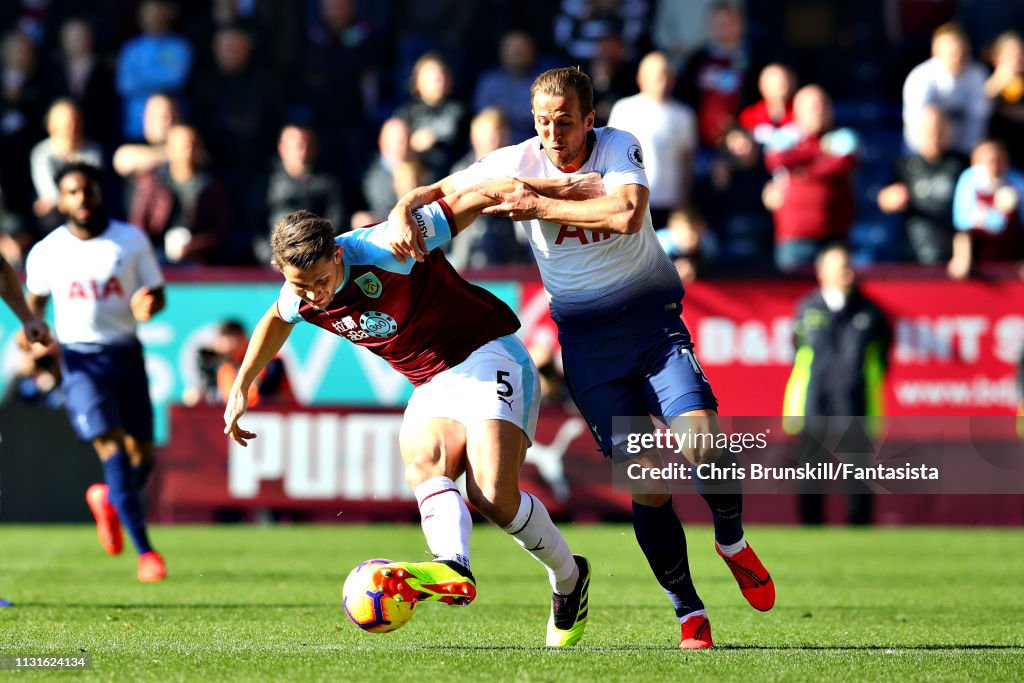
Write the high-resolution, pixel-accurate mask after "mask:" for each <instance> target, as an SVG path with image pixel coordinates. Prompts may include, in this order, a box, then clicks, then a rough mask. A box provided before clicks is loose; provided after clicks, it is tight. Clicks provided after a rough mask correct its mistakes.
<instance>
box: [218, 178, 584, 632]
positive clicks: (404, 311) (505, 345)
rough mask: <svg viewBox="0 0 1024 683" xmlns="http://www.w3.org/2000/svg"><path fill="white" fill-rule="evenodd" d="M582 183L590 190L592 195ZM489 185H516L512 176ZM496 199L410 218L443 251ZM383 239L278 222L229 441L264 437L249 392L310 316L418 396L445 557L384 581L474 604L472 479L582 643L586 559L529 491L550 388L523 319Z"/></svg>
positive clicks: (380, 232) (419, 478)
mask: <svg viewBox="0 0 1024 683" xmlns="http://www.w3.org/2000/svg"><path fill="white" fill-rule="evenodd" d="M586 182H589V183H591V187H592V191H588V190H585V189H583V188H582V185H583V184H584V183H586ZM489 187H491V188H492V189H512V185H511V181H497V182H495V183H491V184H490V185H489ZM536 189H537V190H538V191H544V192H550V193H552V194H558V193H560V192H567V193H569V194H568V196H595V194H596V193H598V192H603V188H602V186H601V180H600V178H599V177H598V176H597V175H596V174H590V176H574V177H572V178H566V179H555V180H543V179H542V180H538V181H537V188H536ZM578 193H582V194H578ZM439 199H440V198H439ZM492 203H494V202H493V200H491V199H489V198H487V197H485V196H484V195H482V194H480V193H479V192H476V191H473V190H472V189H469V190H467V191H464V192H459V193H455V194H453V195H452V196H449V197H446V198H444V199H443V200H441V201H437V202H434V203H432V204H430V205H429V206H425V207H423V208H421V209H419V210H417V211H416V212H414V214H412V215H411V216H410V220H412V221H413V224H414V225H416V226H417V227H416V229H417V230H418V231H419V232H420V234H421V235H422V236H423V237H424V239H425V240H426V243H427V244H428V245H429V246H430V247H431V248H433V247H439V246H441V245H443V244H445V243H446V242H448V241H449V240H451V239H452V237H453V236H454V235H455V234H456V233H458V232H459V230H461V229H462V228H464V227H466V226H467V225H468V224H469V223H470V222H472V220H473V218H475V217H476V215H477V213H478V212H479V211H480V209H482V208H483V207H485V206H488V205H489V204H492ZM386 235H387V224H386V223H382V224H378V225H375V226H371V227H369V228H365V229H362V230H356V231H354V232H350V233H346V234H344V235H341V236H340V237H337V238H335V236H334V228H333V227H332V225H331V223H330V221H328V220H326V219H324V218H321V217H319V216H316V215H314V214H312V213H310V212H308V211H298V212H294V213H291V214H288V215H286V216H284V217H283V218H282V219H281V220H280V221H278V223H277V225H276V226H275V227H274V231H273V234H272V236H271V247H272V250H273V253H274V260H275V262H276V263H277V264H278V266H279V267H280V268H281V271H282V273H283V275H284V278H285V280H286V282H285V284H284V286H283V287H282V289H281V293H280V295H279V297H278V300H277V302H276V303H275V304H273V305H272V306H271V307H270V309H269V310H268V311H267V312H266V314H265V315H264V316H263V318H262V319H261V320H260V322H259V324H257V326H256V329H255V331H254V332H253V335H252V340H251V341H250V343H249V346H248V349H247V350H246V354H245V359H244V360H243V361H242V366H241V368H240V369H239V373H238V378H237V379H236V380H235V385H234V386H233V387H232V389H231V393H230V395H229V396H228V401H227V408H226V410H225V411H224V422H225V424H226V427H225V430H224V433H225V434H228V435H230V436H231V438H232V439H234V440H235V441H236V442H237V443H239V444H241V445H243V446H244V445H245V444H246V441H248V440H249V439H252V438H254V437H255V436H256V435H255V434H254V433H252V432H249V431H247V430H245V429H244V428H242V427H241V426H240V425H239V424H238V420H239V418H240V417H241V416H242V415H243V414H244V413H245V410H246V408H247V402H248V390H249V385H250V384H251V383H252V381H253V380H254V379H255V378H256V377H257V375H258V374H259V372H260V371H261V370H262V369H263V368H264V367H265V366H266V364H267V363H268V362H269V361H270V360H271V359H272V358H273V357H274V356H275V355H277V352H278V351H279V350H280V349H281V346H282V345H283V344H284V342H285V341H286V340H287V339H288V336H289V335H290V334H291V331H292V329H294V326H295V324H296V323H299V322H301V321H303V320H305V321H306V322H309V323H312V324H314V325H317V326H318V327H321V328H323V329H325V330H327V331H328V332H331V333H333V334H336V335H338V336H341V337H345V338H346V339H348V340H349V341H351V342H353V343H355V344H358V345H359V346H363V347H365V348H367V349H368V350H369V351H371V352H373V353H375V354H377V355H379V356H380V357H382V358H383V359H384V360H386V361H387V362H388V363H389V364H390V365H391V367H393V368H394V369H395V370H397V371H398V372H400V373H401V374H403V375H404V376H405V377H406V378H407V379H408V380H409V381H410V382H412V383H413V384H414V385H415V387H416V389H415V390H414V391H413V394H412V397H411V398H410V400H409V405H408V407H407V408H406V410H405V416H404V418H403V420H402V429H401V432H400V435H399V441H400V450H401V454H402V460H403V461H404V463H405V477H406V482H407V483H408V484H409V486H410V488H412V490H413V492H414V493H415V495H416V500H417V502H418V503H419V509H420V516H421V520H422V527H423V534H424V536H425V537H426V540H427V545H428V546H429V548H430V551H431V552H432V553H433V555H434V557H435V558H436V560H435V561H433V562H397V563H392V564H390V565H385V566H384V567H382V568H381V569H379V570H378V571H377V574H376V576H375V581H376V583H377V585H378V586H379V587H380V588H381V589H382V590H383V591H384V593H385V594H387V595H389V596H395V595H400V596H401V598H402V599H404V600H411V601H418V600H435V601H440V602H446V603H448V604H465V603H468V602H469V601H471V600H472V599H473V598H474V597H475V596H476V584H475V579H474V578H473V575H472V573H471V572H470V562H469V536H470V530H471V528H472V519H471V517H470V514H469V509H468V508H467V507H466V503H465V502H464V501H463V500H462V496H461V494H460V493H459V490H458V488H457V487H456V486H455V481H454V480H455V479H456V478H458V477H459V476H460V475H461V474H462V473H465V474H466V490H467V492H468V494H469V500H470V501H471V502H472V503H473V505H474V506H476V508H477V509H478V510H479V511H480V512H481V513H482V514H483V515H484V516H485V517H487V518H488V519H489V520H491V521H492V522H494V523H495V524H496V525H498V526H499V527H501V528H502V529H503V530H504V531H505V532H506V533H508V534H509V535H510V536H512V538H513V539H515V541H516V543H518V544H519V545H520V546H521V547H522V548H523V549H525V550H526V551H527V552H528V553H530V555H532V556H533V557H534V558H535V559H536V560H537V561H538V562H540V563H541V564H542V565H544V567H545V568H546V569H547V572H548V579H549V582H550V583H551V589H552V598H551V612H550V618H549V619H548V627H547V644H548V645H549V646H551V647H564V646H568V645H573V644H575V643H576V642H578V641H579V639H580V637H581V636H582V635H583V630H584V628H585V627H586V623H587V614H588V589H589V584H590V564H589V563H588V562H587V560H586V559H584V558H582V557H580V556H578V555H573V554H572V552H571V551H570V550H569V546H568V544H567V543H566V541H565V539H564V538H563V537H562V533H561V532H560V531H559V530H558V528H557V527H556V526H555V525H554V524H553V523H552V521H551V517H550V516H549V515H548V512H547V510H546V509H545V508H544V504H543V503H542V502H541V501H540V500H539V499H537V498H536V497H534V496H532V495H530V494H529V493H525V492H522V491H520V490H519V470H520V468H521V467H522V464H523V459H524V458H525V456H526V449H527V448H528V447H529V446H530V444H531V442H532V440H533V435H534V431H535V428H536V424H537V413H538V404H539V391H540V389H539V381H538V376H537V369H536V367H534V365H533V361H531V360H530V356H529V354H528V353H527V351H526V349H525V347H524V346H523V344H522V342H520V341H519V340H518V339H517V338H516V336H515V334H514V333H515V331H516V330H517V329H519V320H518V319H517V318H516V316H515V313H513V312H512V310H511V309H510V308H509V307H508V306H506V305H505V304H504V303H503V302H502V301H500V300H499V299H498V298H497V297H495V296H494V295H493V294H491V293H489V292H487V291H486V290H484V289H481V288H480V287H476V286H474V285H471V284H469V283H468V282H466V281H465V280H463V279H462V278H461V277H459V275H458V273H456V272H455V269H454V268H453V267H452V265H451V263H449V262H448V260H447V259H446V258H445V256H444V254H443V253H442V252H441V250H437V251H434V252H433V253H432V254H431V255H430V257H428V258H426V259H424V261H423V262H422V263H409V262H406V263H400V262H399V261H398V260H396V259H395V258H394V257H393V256H392V255H391V252H390V251H389V250H388V248H387V243H386V241H385V238H386Z"/></svg>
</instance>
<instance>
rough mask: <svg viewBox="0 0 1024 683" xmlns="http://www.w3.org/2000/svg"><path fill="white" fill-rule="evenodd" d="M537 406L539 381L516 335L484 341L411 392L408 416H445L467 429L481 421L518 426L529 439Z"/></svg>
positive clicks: (530, 360) (535, 420) (538, 405)
mask: <svg viewBox="0 0 1024 683" xmlns="http://www.w3.org/2000/svg"><path fill="white" fill-rule="evenodd" d="M539 410H540V380H539V378H538V376H537V367H536V366H535V365H534V364H533V359H531V358H530V354H529V353H528V352H527V351H526V347H525V346H523V343H522V342H521V341H519V338H518V337H516V336H515V335H511V334H510V335H507V336H504V337H499V338H498V339H494V340H492V341H489V342H487V343H486V344H484V345H483V346H481V347H480V348H478V349H477V350H476V351H474V352H473V353H471V354H470V355H469V357H468V358H466V360H464V361H462V362H461V363H459V364H458V365H456V366H455V367H453V368H448V369H447V370H445V371H444V372H441V373H439V374H437V375H435V376H434V377H433V378H431V380H430V381H429V382H427V383H426V384H421V385H420V386H418V387H416V389H415V390H413V392H412V398H410V399H409V405H408V406H407V407H406V409H405V419H406V420H410V421H411V420H416V421H419V420H429V419H432V418H446V419H449V420H455V421H456V422H459V423H461V424H462V425H463V426H464V427H466V429H470V428H472V427H473V425H476V424H478V423H480V422H483V421H484V420H505V421H506V422H511V423H512V424H514V425H516V426H518V427H520V428H521V429H522V430H523V432H525V433H526V437H527V438H528V439H529V440H530V443H531V444H532V443H533V436H534V434H535V433H536V431H537V412H538V411H539Z"/></svg>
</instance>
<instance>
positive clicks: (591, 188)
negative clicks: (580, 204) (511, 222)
mask: <svg viewBox="0 0 1024 683" xmlns="http://www.w3.org/2000/svg"><path fill="white" fill-rule="evenodd" d="M519 185H525V186H527V187H529V188H531V189H532V190H534V191H536V193H537V194H538V195H540V196H544V197H548V198H550V199H577V200H581V199H590V198H594V197H600V196H602V195H604V183H603V181H602V180H601V176H600V174H598V173H587V174H581V175H568V176H564V177H562V178H517V179H513V178H496V179H494V180H487V181H484V182H482V183H478V184H476V185H473V186H472V187H468V188H466V189H464V190H459V191H458V192H455V193H453V194H449V195H446V196H445V197H444V201H445V203H446V204H448V207H449V208H450V209H451V210H452V213H453V214H455V232H461V231H462V230H463V229H464V228H465V227H466V226H468V225H469V224H470V223H472V222H473V219H474V218H476V216H477V214H479V213H480V212H481V211H482V210H483V209H485V208H487V207H489V206H494V205H496V204H498V203H499V200H498V199H495V198H494V195H495V194H498V193H512V192H515V191H516V189H517V187H518V186H519Z"/></svg>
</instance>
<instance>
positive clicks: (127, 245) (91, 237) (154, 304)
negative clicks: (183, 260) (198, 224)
mask: <svg viewBox="0 0 1024 683" xmlns="http://www.w3.org/2000/svg"><path fill="white" fill-rule="evenodd" d="M55 180H56V182H57V187H58V190H59V195H58V202H57V208H58V209H59V210H60V212H61V214H62V215H63V216H64V218H65V220H66V221H67V222H66V223H65V224H64V225H62V226H60V227H59V228H57V229H56V230H54V231H53V232H51V233H50V234H49V235H47V236H46V237H45V238H43V239H42V240H41V241H40V242H39V243H38V244H36V245H35V247H33V248H32V251H30V252H29V255H28V259H27V261H26V271H27V278H26V280H27V287H28V291H29V295H28V303H29V307H30V308H31V310H32V312H33V313H34V314H35V315H37V316H40V317H42V315H43V312H44V311H45V309H46V303H47V301H48V300H49V299H50V297H53V308H54V327H55V328H56V333H57V341H58V342H59V343H60V347H61V371H62V380H61V382H62V386H63V389H64V396H65V402H66V408H67V411H68V414H69V415H70V417H71V424H72V426H73V427H74V429H75V432H76V433H77V434H78V437H79V438H80V439H82V440H83V441H89V442H91V443H92V446H93V448H95V449H96V453H97V454H98V455H99V457H100V460H101V461H102V463H103V477H104V479H105V481H106V483H105V484H94V485H92V486H90V487H89V490H88V491H87V492H86V501H87V502H88V503H89V508H90V509H91V510H92V513H93V515H94V516H95V517H96V527H97V531H98V533H99V538H100V543H101V544H102V545H103V547H104V549H105V550H106V551H107V552H108V553H110V554H111V555H116V554H118V553H120V552H121V549H122V547H123V540H122V538H121V526H122V525H123V526H124V527H125V529H127V531H128V535H129V536H131V539H132V542H133V543H134V544H135V549H136V550H137V551H138V553H139V573H138V576H139V580H140V581H160V580H162V579H163V578H164V577H165V576H166V574H167V569H166V566H165V564H164V560H163V558H162V557H161V556H160V555H159V554H158V553H157V552H156V551H155V550H153V546H152V545H150V542H149V537H148V534H147V532H146V514H145V509H144V507H143V503H142V495H141V491H142V487H143V485H144V484H145V483H146V478H147V477H148V475H149V471H150V469H151V467H152V463H153V407H152V405H151V403H150V398H149V381H148V379H147V377H146V369H145V363H144V361H143V357H142V345H141V344H140V343H139V339H138V337H137V336H136V331H135V328H136V323H137V322H143V321H146V320H149V319H150V318H152V317H153V315H154V314H156V313H158V312H159V311H160V310H162V309H163V308H164V305H165V298H164V288H163V285H164V281H163V276H162V275H161V273H160V268H159V266H158V265H157V262H156V255H155V254H154V253H153V247H152V246H151V245H150V243H149V239H148V238H147V237H146V235H145V234H144V233H143V232H142V231H141V230H139V229H138V228H136V227H134V226H132V225H128V224H126V223H121V222H118V221H114V220H110V219H109V218H108V217H107V215H106V213H105V212H104V210H103V198H102V196H101V194H100V173H99V170H98V169H97V168H96V167H94V166H90V165H88V164H83V163H72V164H68V165H66V166H64V167H62V168H61V169H59V170H58V171H57V175H56V178H55Z"/></svg>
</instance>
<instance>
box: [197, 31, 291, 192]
mask: <svg viewBox="0 0 1024 683" xmlns="http://www.w3.org/2000/svg"><path fill="white" fill-rule="evenodd" d="M213 58H214V63H213V65H212V66H210V67H208V68H207V69H204V70H203V71H201V72H200V73H199V74H198V75H197V76H196V78H195V80H194V81H193V83H192V89H191V96H190V101H191V103H192V111H193V113H194V115H195V120H196V122H197V124H198V125H199V128H200V130H201V132H202V134H203V139H205V140H208V141H209V142H208V146H209V152H210V157H211V161H212V162H213V165H214V167H216V168H217V169H219V170H220V171H221V172H222V173H223V174H224V175H225V177H226V178H227V179H229V180H230V181H231V185H232V189H233V190H234V191H235V193H236V194H239V193H240V192H241V191H242V189H243V188H244V186H245V185H246V184H247V183H248V182H249V181H251V180H252V176H253V174H254V173H255V172H256V170H257V169H259V168H260V167H261V165H262V164H263V163H265V160H266V159H267V158H268V157H269V156H270V154H271V152H272V149H273V147H272V144H273V142H272V141H273V131H274V130H275V128H276V127H277V125H278V120H279V116H278V113H277V112H276V111H275V105H274V103H275V101H276V100H277V98H275V97H274V84H273V83H272V82H271V81H270V75H269V73H268V72H266V71H263V70H261V69H259V68H258V67H256V66H255V65H253V63H252V38H251V37H250V35H249V32H248V31H247V30H246V29H245V28H244V27H243V26H242V25H240V24H230V25H227V26H222V27H221V28H219V29H217V31H216V33H214V36H213Z"/></svg>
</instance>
